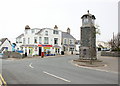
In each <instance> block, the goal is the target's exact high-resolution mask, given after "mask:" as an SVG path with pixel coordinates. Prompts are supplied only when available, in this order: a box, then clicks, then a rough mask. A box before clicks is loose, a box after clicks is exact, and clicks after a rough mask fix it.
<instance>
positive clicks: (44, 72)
mask: <svg viewBox="0 0 120 86" xmlns="http://www.w3.org/2000/svg"><path fill="white" fill-rule="evenodd" d="M43 73H45V74H47V75H50V76H53V77H55V78H57V79H60V80H63V81H66V82H71V81H69V80H67V79H64V78H62V77H59V76H56V75H53V74H51V73H48V72H45V71H43Z"/></svg>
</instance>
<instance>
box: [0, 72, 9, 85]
mask: <svg viewBox="0 0 120 86" xmlns="http://www.w3.org/2000/svg"><path fill="white" fill-rule="evenodd" d="M0 85H1V86H2V85H7V83H6V82H5V80H4V78H3V77H2V75H1V74H0Z"/></svg>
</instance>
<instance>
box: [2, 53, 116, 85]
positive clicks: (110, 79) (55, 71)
mask: <svg viewBox="0 0 120 86" xmlns="http://www.w3.org/2000/svg"><path fill="white" fill-rule="evenodd" d="M77 58H78V55H72V56H62V57H60V56H59V57H49V58H29V59H21V60H3V61H2V75H3V77H4V79H5V81H6V82H7V84H117V83H118V74H116V73H112V72H104V71H98V70H92V69H87V68H82V67H77V66H75V65H73V64H72V63H71V60H73V59H77Z"/></svg>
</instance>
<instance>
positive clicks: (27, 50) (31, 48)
mask: <svg viewBox="0 0 120 86" xmlns="http://www.w3.org/2000/svg"><path fill="white" fill-rule="evenodd" d="M21 47H23V51H24V52H23V53H24V54H25V56H33V55H37V45H22V46H21Z"/></svg>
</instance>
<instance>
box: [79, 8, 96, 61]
mask: <svg viewBox="0 0 120 86" xmlns="http://www.w3.org/2000/svg"><path fill="white" fill-rule="evenodd" d="M87 12H88V13H87V14H85V15H83V16H82V17H81V19H82V26H81V28H80V29H81V46H80V59H89V60H91V59H97V58H96V28H95V24H94V21H95V19H96V18H95V16H94V15H92V14H90V13H89V10H88V11H87Z"/></svg>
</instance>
